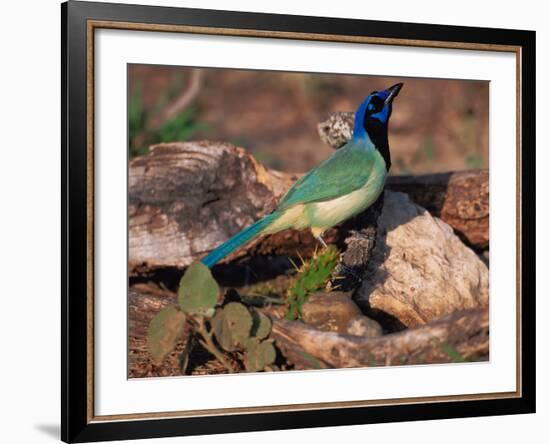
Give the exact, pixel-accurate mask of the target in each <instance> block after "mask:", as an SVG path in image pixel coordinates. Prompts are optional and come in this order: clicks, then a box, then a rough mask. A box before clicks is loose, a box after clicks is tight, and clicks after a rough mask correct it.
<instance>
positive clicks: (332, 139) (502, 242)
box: [61, 1, 535, 442]
mask: <svg viewBox="0 0 550 444" xmlns="http://www.w3.org/2000/svg"><path fill="white" fill-rule="evenodd" d="M61 12H62V60H63V66H62V76H63V78H62V83H63V88H62V112H63V119H62V140H63V147H62V153H63V154H62V166H63V168H62V193H63V217H62V220H63V227H62V232H63V236H62V239H63V240H62V251H63V264H62V270H63V273H62V288H63V293H62V349H63V354H62V360H63V362H62V364H63V365H62V369H63V371H62V400H63V407H62V428H61V430H62V439H63V440H64V441H66V442H88V441H99V440H114V439H133V438H148V437H151V438H153V437H163V436H178V435H193V434H211V433H227V432H238V431H257V430H269V429H283V428H300V427H316V426H332V425H350V424H367V423H375V422H389V421H411V420H427V419H438V418H453V417H465V416H482V415H502V414H515V413H531V412H534V411H535V334H534V332H535V290H534V285H535V271H534V270H535V267H534V257H535V234H534V223H535V222H534V221H535V218H534V215H535V207H534V205H535V195H534V193H535V177H534V175H535V173H534V171H535V170H534V166H535V119H534V109H535V74H534V73H535V70H534V68H535V33H534V32H531V31H517V30H504V29H485V28H469V27H460V26H441V25H424V24H411V23H393V22H377V21H365V20H355V19H335V18H320V17H304V16H287V15H275V14H257V13H244V12H229V11H210V10H200V9H184V8H168V7H151V6H137V5H121V4H108V3H88V2H73V1H69V2H68V3H64V4H63V5H62V9H61Z"/></svg>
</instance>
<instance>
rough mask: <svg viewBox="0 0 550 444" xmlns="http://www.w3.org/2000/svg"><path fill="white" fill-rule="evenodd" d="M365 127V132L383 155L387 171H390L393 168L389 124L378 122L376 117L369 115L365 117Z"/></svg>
mask: <svg viewBox="0 0 550 444" xmlns="http://www.w3.org/2000/svg"><path fill="white" fill-rule="evenodd" d="M363 126H364V127H365V131H366V132H367V134H368V136H369V137H370V140H371V141H372V143H374V146H375V147H376V149H377V150H378V151H379V152H380V154H381V155H382V158H383V159H384V162H385V163H386V171H389V170H390V166H391V156H390V146H389V143H388V124H387V123H383V122H381V121H380V120H378V119H377V118H376V117H372V116H369V115H366V116H365V120H364V121H363Z"/></svg>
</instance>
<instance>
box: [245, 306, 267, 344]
mask: <svg viewBox="0 0 550 444" xmlns="http://www.w3.org/2000/svg"><path fill="white" fill-rule="evenodd" d="M270 332H271V319H269V318H268V317H267V316H266V315H264V314H263V313H261V312H259V311H253V312H252V331H251V332H250V335H251V336H252V337H254V338H257V339H265V338H267V337H268V336H269V333H270Z"/></svg>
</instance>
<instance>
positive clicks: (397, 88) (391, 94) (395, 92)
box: [384, 83, 403, 105]
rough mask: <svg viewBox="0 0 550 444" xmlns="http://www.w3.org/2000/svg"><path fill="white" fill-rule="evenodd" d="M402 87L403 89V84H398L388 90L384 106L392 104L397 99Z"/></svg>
mask: <svg viewBox="0 0 550 444" xmlns="http://www.w3.org/2000/svg"><path fill="white" fill-rule="evenodd" d="M402 87H403V84H402V83H397V84H395V85H393V86H390V87H389V88H388V89H386V90H385V91H384V93H385V94H387V96H386V98H385V99H384V105H386V104H388V103H391V101H392V100H393V99H395V98H396V97H397V95H398V94H399V91H401V88H402Z"/></svg>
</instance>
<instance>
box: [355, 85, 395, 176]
mask: <svg viewBox="0 0 550 444" xmlns="http://www.w3.org/2000/svg"><path fill="white" fill-rule="evenodd" d="M402 87H403V84H402V83H397V84H396V85H393V86H391V87H389V88H388V89H385V90H383V91H373V92H372V93H371V94H370V95H369V96H368V97H367V98H366V99H365V101H364V102H363V103H362V104H361V106H359V108H358V109H357V111H356V112H355V123H354V127H353V139H356V140H358V139H365V138H367V137H368V138H369V139H370V141H371V142H372V143H373V144H374V146H375V147H376V149H378V151H380V153H381V154H382V156H383V157H384V160H385V161H386V168H387V169H388V170H389V169H390V165H391V160H390V152H389V146H388V122H389V120H390V116H391V112H392V102H393V99H395V98H396V97H397V95H398V94H399V91H401V88H402Z"/></svg>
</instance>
